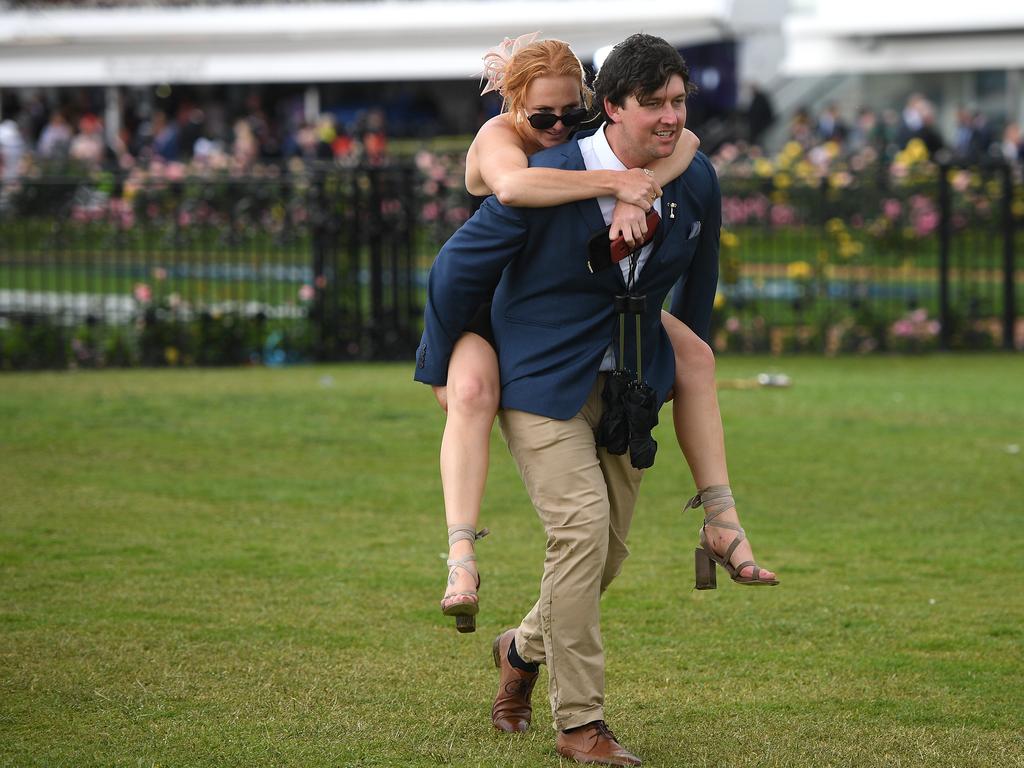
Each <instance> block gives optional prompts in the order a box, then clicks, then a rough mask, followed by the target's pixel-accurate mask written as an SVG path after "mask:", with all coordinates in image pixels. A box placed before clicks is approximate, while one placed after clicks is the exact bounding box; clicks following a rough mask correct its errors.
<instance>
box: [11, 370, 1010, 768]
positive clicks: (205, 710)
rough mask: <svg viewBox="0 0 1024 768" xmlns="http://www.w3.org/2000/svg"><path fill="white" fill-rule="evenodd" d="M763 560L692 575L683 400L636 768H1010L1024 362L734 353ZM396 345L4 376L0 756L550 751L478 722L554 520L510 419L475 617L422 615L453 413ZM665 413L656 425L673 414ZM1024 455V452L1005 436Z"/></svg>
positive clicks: (639, 572)
mask: <svg viewBox="0 0 1024 768" xmlns="http://www.w3.org/2000/svg"><path fill="white" fill-rule="evenodd" d="M763 370H781V371H784V372H786V373H788V374H789V375H790V376H791V377H792V378H793V381H794V385H793V387H792V388H790V389H787V390H770V389H765V390H723V391H722V393H721V401H722V410H723V413H724V418H725V422H726V428H727V432H728V443H729V453H730V462H731V464H730V469H731V473H732V478H733V489H734V491H735V492H736V494H737V497H738V500H739V502H740V511H741V515H742V518H743V521H744V523H745V525H746V527H747V530H748V532H749V534H750V535H751V538H752V540H753V542H754V545H755V553H756V554H757V556H758V558H759V559H760V560H761V561H762V562H763V564H765V565H767V566H770V567H771V568H773V569H774V570H777V571H778V572H779V574H780V578H781V579H782V585H781V586H779V587H776V588H772V589H757V590H753V589H748V588H742V587H738V586H736V585H733V584H731V583H729V582H728V581H724V583H723V580H722V579H720V581H719V584H720V586H719V589H718V590H717V591H713V592H695V591H694V590H693V589H692V586H693V570H692V569H693V545H694V544H695V542H696V536H697V528H698V525H697V522H698V516H697V514H696V513H694V512H692V511H691V512H690V513H688V515H687V516H683V515H681V514H680V511H679V510H680V508H681V507H682V505H683V503H684V501H685V499H686V498H687V497H688V496H689V495H690V494H691V493H692V485H691V482H690V480H689V479H688V474H687V472H686V471H685V470H684V469H683V465H682V461H681V459H680V457H679V455H678V452H677V451H676V449H675V447H674V440H673V437H672V434H671V428H670V425H668V424H663V425H662V426H661V427H659V433H658V437H659V440H660V442H661V453H660V455H659V457H658V462H657V465H656V467H655V468H654V469H653V470H651V471H650V472H649V473H648V476H647V478H646V479H645V481H644V488H643V490H642V492H641V499H640V504H639V507H638V511H637V516H636V521H635V524H634V528H633V532H632V535H631V538H630V544H631V548H632V552H633V554H632V556H631V558H630V560H629V562H627V564H626V567H625V569H624V572H623V574H622V576H621V577H620V579H619V580H618V581H617V582H616V584H615V585H614V586H613V587H612V589H611V590H610V591H609V593H608V594H607V596H606V598H605V601H604V606H603V613H604V616H603V618H604V621H603V630H604V637H605V646H606V655H607V663H608V680H607V691H608V695H607V702H606V703H607V716H608V719H609V722H610V723H611V725H612V727H613V728H614V729H615V730H616V732H617V733H618V734H619V736H620V737H621V739H622V740H623V742H624V743H625V744H626V745H627V746H629V747H630V748H631V749H633V750H634V751H635V752H637V753H639V754H640V755H641V756H642V757H644V758H645V765H648V766H652V767H653V766H722V767H723V768H724V767H725V766H730V767H731V766H751V767H753V766H779V767H780V768H791V767H793V766H837V767H838V766H855V767H858V768H859V767H860V766H879V767H882V766H884V767H886V768H890V767H892V766H901V767H906V766H956V767H957V768H964V767H966V766H979V767H981V766H999V768H1005V767H1007V766H1022V765H1024V739H1022V727H1024V651H1022V646H1024V589H1022V588H1024V576H1022V572H1021V569H1022V567H1024V558H1022V555H1021V553H1022V551H1024V549H1022V547H1024V517H1022V516H1024V503H1022V501H1021V494H1022V490H1024V453H1021V452H1015V451H1014V450H1013V449H1012V448H1010V447H1009V446H1013V445H1016V446H1022V445H1024V403H1022V399H1021V395H1022V391H1024V390H1022V384H1024V358H1022V357H1021V356H1020V355H1017V356H1015V357H1011V356H972V357H958V356H934V357H922V358H911V359H901V358H885V357H877V358H869V359H868V358H857V359H837V360H823V359H818V358H793V359H781V360H769V359H765V358H742V357H732V358H724V359H723V360H722V361H721V362H720V366H719V374H720V376H721V377H722V378H724V379H731V378H737V377H740V378H745V377H750V376H753V375H755V374H757V373H758V372H759V371H763ZM411 375H412V369H411V366H410V365H397V366H356V365H351V366H344V367H342V366H332V367H306V368H295V369H285V370H266V369H237V370H188V371H152V370H150V371H130V372H116V371H104V372H81V373H68V374H13V375H11V374H8V375H4V376H2V377H0V765H3V766H92V765H95V766H156V765H159V766H247V767H248V766H302V767H303V768H305V767H307V766H309V767H312V766H434V765H457V766H554V765H557V764H558V758H557V757H556V756H555V754H554V751H553V745H554V734H553V732H552V730H551V719H550V713H549V711H548V707H547V698H546V694H547V692H546V688H545V680H546V678H545V676H544V675H543V674H542V676H541V682H540V684H539V685H538V688H537V691H536V693H535V698H534V701H535V704H536V705H537V706H536V710H535V719H534V726H533V728H532V730H531V732H530V733H528V734H526V735H523V736H519V737H509V736H507V735H504V734H499V733H496V732H494V731H493V729H492V728H491V725H490V722H489V712H490V704H491V699H492V697H493V695H494V689H495V681H496V675H495V671H494V669H493V667H492V666H490V658H489V656H490V643H491V640H492V639H493V637H494V636H495V635H496V634H497V633H498V632H499V631H500V630H502V629H504V628H505V627H507V626H511V625H512V624H514V623H516V622H517V621H518V619H519V617H520V616H521V615H522V613H523V612H524V611H525V610H526V609H527V608H528V607H529V605H530V604H531V602H532V600H533V599H534V598H535V596H536V593H537V588H538V582H539V576H540V570H541V560H542V550H543V541H544V539H543V533H542V530H541V527H540V524H539V522H538V521H537V518H536V515H535V514H534V512H533V511H532V509H531V507H530V504H529V502H528V499H527V498H526V494H525V492H524V491H523V489H522V486H521V483H520V481H519V479H518V476H517V474H516V471H515V468H514V466H513V464H512V461H511V459H510V458H509V456H508V453H507V451H506V450H505V449H504V447H503V445H502V443H501V441H500V438H499V437H498V435H497V431H495V434H494V440H493V443H492V447H493V454H492V473H491V480H490V484H489V487H488V491H487V498H486V502H485V505H486V509H485V515H484V520H483V521H482V523H483V524H485V525H487V526H489V527H490V528H491V531H492V536H490V537H488V538H487V539H485V540H484V541H482V542H480V544H479V545H478V547H477V551H478V554H479V557H480V561H481V569H482V573H483V587H482V590H481V600H482V613H481V615H480V618H479V631H478V632H477V633H476V634H474V635H457V634H456V633H455V631H454V629H453V627H452V625H451V624H450V623H449V622H450V620H447V619H443V617H442V616H441V615H440V613H439V611H438V608H437V601H438V600H439V599H440V596H441V592H442V590H443V584H444V577H445V569H444V563H443V560H442V559H441V557H440V556H439V555H440V554H441V553H442V552H443V551H444V549H445V528H444V520H443V516H442V507H441V494H440V484H439V480H438V476H437V469H436V466H437V447H438V442H439V438H440V433H441V428H442V424H443V419H442V415H441V413H440V411H439V410H438V409H437V408H436V406H434V405H433V402H432V397H431V395H430V392H429V391H428V389H427V388H426V387H423V386H420V385H416V384H413V383H412V381H411ZM668 415H669V414H668V411H667V410H666V411H664V412H663V421H665V422H668V421H670V419H669V418H668ZM1018 451H1019V449H1018Z"/></svg>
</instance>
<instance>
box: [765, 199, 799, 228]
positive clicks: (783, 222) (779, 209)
mask: <svg viewBox="0 0 1024 768" xmlns="http://www.w3.org/2000/svg"><path fill="white" fill-rule="evenodd" d="M771 220H772V226H775V227H786V226H789V225H790V224H792V223H793V222H795V221H796V211H794V210H793V207H792V206H790V205H782V204H776V205H773V206H772V213H771Z"/></svg>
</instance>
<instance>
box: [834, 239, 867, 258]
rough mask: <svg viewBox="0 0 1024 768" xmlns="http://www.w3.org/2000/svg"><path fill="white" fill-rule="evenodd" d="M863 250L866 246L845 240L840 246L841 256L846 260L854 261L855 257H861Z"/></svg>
mask: <svg viewBox="0 0 1024 768" xmlns="http://www.w3.org/2000/svg"><path fill="white" fill-rule="evenodd" d="M863 250H864V246H863V245H862V244H861V243H858V242H855V241H854V240H844V241H843V242H842V243H840V244H839V255H840V256H842V257H843V258H844V259H852V258H853V257H854V256H857V255H859V254H860V252H861V251H863Z"/></svg>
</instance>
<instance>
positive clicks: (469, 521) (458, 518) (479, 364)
mask: <svg viewBox="0 0 1024 768" xmlns="http://www.w3.org/2000/svg"><path fill="white" fill-rule="evenodd" d="M435 394H436V395H437V398H438V402H440V404H441V407H442V408H445V410H446V411H447V412H448V419H447V421H446V422H445V426H444V436H443V437H442V438H441V485H442V486H443V488H444V512H445V517H446V518H447V521H448V525H450V526H451V525H456V524H463V525H469V526H472V527H473V528H474V529H475V528H476V526H477V521H478V520H479V518H480V503H481V501H482V500H483V495H484V486H485V485H486V482H487V467H488V462H489V458H490V456H489V454H490V444H491V427H492V426H493V424H494V417H495V415H496V414H497V413H498V403H499V400H500V397H501V384H500V381H499V378H498V357H497V355H496V354H495V352H494V348H493V347H492V346H491V345H490V344H488V343H487V342H486V341H485V340H484V339H483V338H482V337H480V336H478V335H477V334H475V333H465V334H463V335H462V338H460V339H459V340H458V342H456V344H455V349H454V350H453V351H452V357H451V360H450V361H449V363H448V386H447V387H443V388H435ZM472 552H473V542H471V541H457V542H455V544H454V545H452V547H451V550H450V552H449V554H448V557H449V558H451V559H453V560H458V559H459V558H462V557H465V556H466V555H469V554H472ZM475 589H476V581H475V579H474V578H473V576H472V575H471V574H470V573H468V572H467V571H466V570H465V569H463V568H456V569H454V570H453V571H452V573H451V576H450V577H449V580H448V588H447V590H446V591H445V595H448V594H452V593H456V592H465V591H472V590H475Z"/></svg>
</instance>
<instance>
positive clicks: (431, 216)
mask: <svg viewBox="0 0 1024 768" xmlns="http://www.w3.org/2000/svg"><path fill="white" fill-rule="evenodd" d="M440 214H441V206H440V205H439V204H437V203H433V202H431V203H427V204H426V205H424V206H423V214H422V215H423V220H424V221H437V217H438V216H439V215H440Z"/></svg>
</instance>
